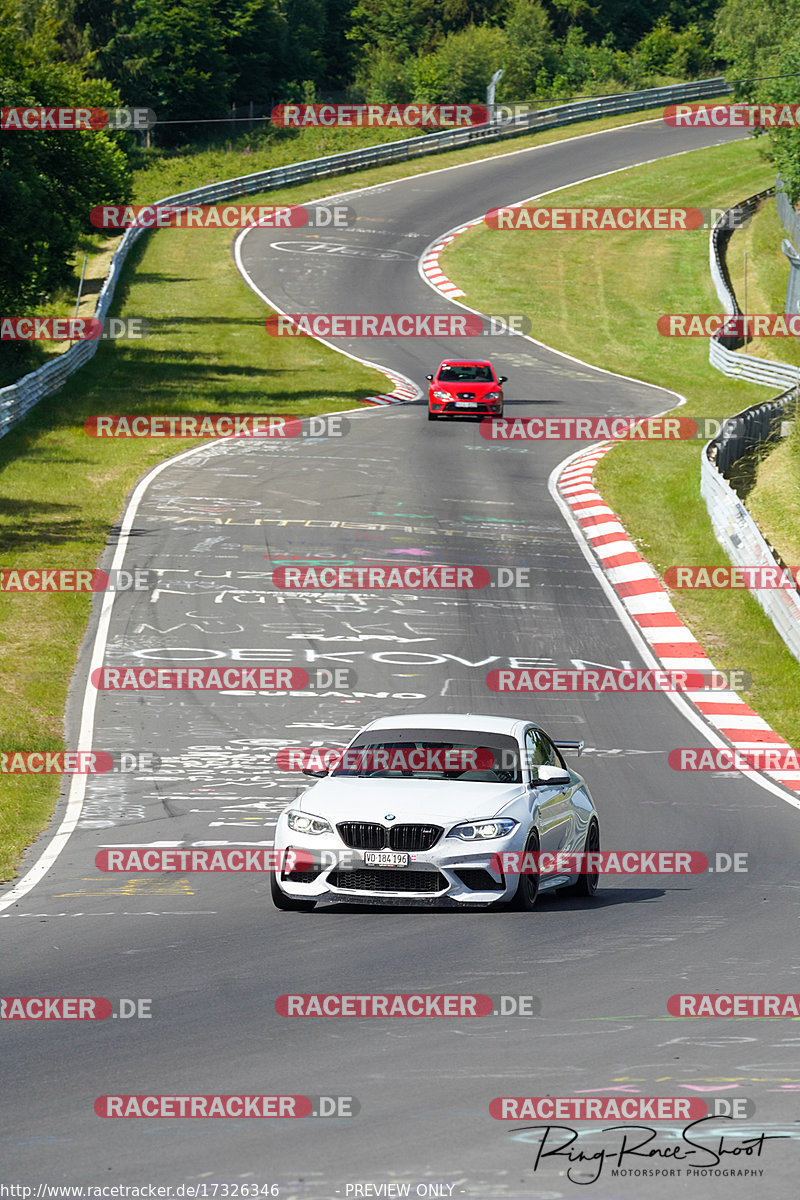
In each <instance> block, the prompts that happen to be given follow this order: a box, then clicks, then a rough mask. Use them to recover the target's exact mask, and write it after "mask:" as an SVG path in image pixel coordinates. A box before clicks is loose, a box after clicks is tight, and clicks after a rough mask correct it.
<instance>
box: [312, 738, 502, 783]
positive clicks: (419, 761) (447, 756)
mask: <svg viewBox="0 0 800 1200" xmlns="http://www.w3.org/2000/svg"><path fill="white" fill-rule="evenodd" d="M331 774H332V775H349V776H356V777H359V778H362V779H363V778H371V779H376V778H380V779H451V780H452V779H458V780H460V781H462V782H465V783H520V782H521V781H522V775H521V771H520V755H519V745H518V743H517V740H516V738H513V737H511V736H509V735H507V734H502V733H478V732H476V731H474V730H462V729H391V730H388V729H384V730H379V729H376V730H373V731H372V732H367V733H362V734H360V735H359V736H358V737H357V738H356V740H355V742H354V743H353V745H352V746H350V747H349V748H348V749H347V750H346V751H344V752H343V756H342V759H341V760H340V762H339V764H338V765H337V766H336V767H335V768H334V770H333V771H332V772H331Z"/></svg>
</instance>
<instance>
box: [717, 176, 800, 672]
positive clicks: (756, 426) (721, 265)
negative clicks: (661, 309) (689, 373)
mask: <svg viewBox="0 0 800 1200" xmlns="http://www.w3.org/2000/svg"><path fill="white" fill-rule="evenodd" d="M774 192H775V189H774V188H768V189H767V190H766V191H764V192H759V193H758V194H757V195H755V196H749V197H748V199H747V200H744V201H742V203H741V204H737V205H735V206H734V207H733V208H732V209H729V210H728V212H726V213H723V214H722V216H721V217H720V218H719V220H718V221H717V223H716V224H715V226H714V228H713V229H712V231H711V238H710V262H711V276H712V279H713V280H714V286H715V287H716V290H717V295H718V296H719V299H720V302H721V303H722V304H723V306H724V307H725V311H726V312H728V313H731V314H738V313H740V312H741V309H740V308H739V305H738V303H737V301H736V296H735V295H734V293H733V288H732V287H731V282H730V276H729V274H728V269H727V266H726V264H725V248H726V247H727V244H728V240H729V238H730V234H731V232H732V230H733V228H734V227H735V223H736V217H737V215H738V216H741V214H742V213H745V214H746V215H748V216H749V215H750V214H751V213H752V212H753V210H754V209H755V207H756V206H757V205H758V203H759V202H760V201H761V200H763V199H764V198H765V197H767V196H771V195H773V194H774ZM778 195H779V197H780V195H781V193H780V192H779V193H778ZM723 235H724V236H723ZM723 341H724V342H725V343H726V344H725V345H723V344H722V343H723ZM731 343H733V344H734V345H737V344H738V345H742V344H743V339H741V338H740V339H734V338H726V339H720V338H712V339H711V341H710V344H709V354H708V357H709V361H710V362H711V364H712V366H715V367H717V368H718V369H719V370H720V371H722V372H723V373H724V374H725V375H730V376H735V377H737V378H740V379H749V380H751V381H752V382H753V383H762V384H765V385H767V386H772V387H775V386H777V387H783V388H785V389H786V390H785V391H783V392H782V393H781V395H779V396H776V397H775V398H774V399H773V400H767V401H765V402H763V403H761V404H753V405H751V406H750V408H746V409H744V411H743V412H740V413H737V414H736V416H735V417H728V418H726V420H725V422H724V425H723V428H722V430H721V431H720V433H719V434H718V435H717V437H715V438H713V439H712V440H711V441H710V442H708V443H707V445H705V446H704V447H703V453H702V454H701V456H700V494H701V495H702V497H703V499H704V500H705V503H706V508H707V509H708V515H709V516H710V518H711V524H712V527H713V529H714V535H715V537H716V539H717V541H718V542H719V544H720V545H721V546H722V547H723V549H724V550H725V551H726V553H727V555H728V557H729V558H730V560H731V562H732V563H734V565H735V566H740V567H753V566H765V567H781V566H783V563H782V562H781V560H780V559H779V557H778V556H777V555H776V554H775V552H774V551H773V550H772V548H771V547H770V546H769V544H768V543H767V541H766V539H765V538H764V535H763V534H762V533H761V530H760V529H759V528H758V526H757V525H756V523H755V521H754V520H753V518H752V517H751V516H750V513H749V512H748V511H747V509H746V508H745V506H744V504H743V503H742V501H741V500H740V498H739V496H738V495H737V494H736V492H735V491H734V489H733V488H732V487H731V485H730V483H729V482H728V480H727V479H726V478H725V476H726V475H728V473H729V472H730V470H731V467H732V466H733V465H734V464H735V463H736V462H738V461H739V460H740V459H741V458H742V457H743V456H744V455H746V454H749V453H752V452H753V451H754V450H756V449H757V448H758V447H759V446H766V445H768V444H769V443H770V442H775V441H777V440H778V439H779V438H780V427H781V421H782V419H783V417H784V416H786V415H789V414H794V413H796V411H797V400H798V396H799V395H800V369H798V368H797V367H793V366H790V365H789V364H788V363H773V362H768V361H767V360H765V359H760V358H756V357H754V356H753V355H749V354H737V353H735V352H734V351H733V350H732V349H731V348H730V345H731ZM793 565H794V564H793ZM750 591H751V593H752V595H753V596H755V598H756V600H757V601H758V603H759V604H760V605H761V607H762V608H763V610H764V612H765V613H766V614H767V616H768V617H769V618H770V620H771V621H772V623H773V625H774V626H775V628H776V630H777V631H778V633H779V634H780V636H781V638H782V639H783V641H784V642H785V643H786V646H787V647H788V649H789V650H790V651H791V653H792V654H793V655H794V657H795V658H797V659H798V660H800V594H799V593H798V592H797V590H796V588H795V589H789V588H751V589H750Z"/></svg>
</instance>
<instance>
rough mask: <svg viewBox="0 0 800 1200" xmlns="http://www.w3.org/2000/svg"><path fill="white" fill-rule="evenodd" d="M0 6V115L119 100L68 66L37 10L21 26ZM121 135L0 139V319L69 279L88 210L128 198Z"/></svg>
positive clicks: (80, 68)
mask: <svg viewBox="0 0 800 1200" xmlns="http://www.w3.org/2000/svg"><path fill="white" fill-rule="evenodd" d="M29 16H30V14H24V13H23V14H22V15H21V14H20V11H19V9H17V8H16V7H15V5H14V4H13V3H12V0H0V61H2V64H3V72H2V76H0V106H2V107H9V108H13V107H67V108H76V107H80V108H114V107H118V106H119V105H120V97H119V93H118V92H116V91H115V90H114V89H113V88H112V87H111V85H110V84H109V83H108V82H107V81H105V80H98V79H92V78H87V71H88V67H89V63H88V60H85V61H83V62H81V63H73V62H67V61H65V58H64V53H63V50H62V47H61V45H60V43H59V36H60V34H61V32H62V28H61V25H60V24H59V22H58V21H56V20H55V19H54V18H53V17H52V16H51V15H50V14H49V13H48V12H47V11H46V10H43V11H41V12H40V13H39V14H38V16H37V17H35V18H34V19H33V21H30V20H29V19H27V18H29ZM128 138H130V135H128V134H122V133H115V132H109V131H103V130H86V131H65V130H52V131H47V132H44V131H42V132H39V131H36V130H15V131H7V132H5V133H3V134H2V137H1V138H0V211H2V212H3V214H4V221H3V222H2V224H1V225H0V312H4V313H10V314H14V313H17V314H18V313H20V312H24V311H28V312H30V311H33V310H34V308H35V306H36V304H38V303H40V302H41V301H42V299H43V298H44V297H45V296H46V295H47V294H48V293H50V292H52V291H53V290H54V289H55V288H57V287H59V286H60V285H63V284H65V283H66V282H67V281H68V280H69V278H70V275H71V260H72V256H73V253H74V249H75V243H76V241H77V240H78V237H79V235H80V234H81V232H82V231H85V230H89V229H91V225H90V224H89V211H90V209H91V208H92V207H93V206H94V205H97V204H118V203H122V202H125V201H127V200H128V199H129V197H130V188H131V174H130V170H129V168H128V164H127V159H126V155H125V152H124V149H123V147H124V145H125V142H126V139H128Z"/></svg>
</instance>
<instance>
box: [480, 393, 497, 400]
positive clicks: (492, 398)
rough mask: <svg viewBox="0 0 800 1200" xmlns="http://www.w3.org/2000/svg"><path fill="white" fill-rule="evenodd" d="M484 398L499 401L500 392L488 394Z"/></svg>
mask: <svg viewBox="0 0 800 1200" xmlns="http://www.w3.org/2000/svg"><path fill="white" fill-rule="evenodd" d="M483 398H484V400H499V399H500V393H499V392H487V393H486V395H485V396H484V397H483Z"/></svg>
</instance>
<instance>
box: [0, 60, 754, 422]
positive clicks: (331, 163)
mask: <svg viewBox="0 0 800 1200" xmlns="http://www.w3.org/2000/svg"><path fill="white" fill-rule="evenodd" d="M732 90H733V89H732V87H731V86H730V84H727V83H726V82H725V80H724V79H723V78H722V77H718V78H715V79H700V80H695V81H694V82H692V83H681V84H677V85H675V86H673V87H662V88H648V89H646V90H644V91H639V92H623V93H620V94H618V95H616V96H598V97H597V98H596V99H593V100H578V101H573V102H572V103H571V104H560V105H556V106H554V107H552V108H542V109H539V110H538V111H537V112H533V113H525V114H522V115H520V116H518V117H515V118H514V119H513V120H509V121H508V122H507V123H500V122H498V123H491V124H486V125H475V126H470V127H468V128H466V129H451V130H445V131H444V132H442V133H430V134H425V135H423V136H420V137H412V138H406V139H404V140H403V141H398V142H386V143H384V144H383V145H380V146H365V147H363V148H362V149H360V150H350V151H347V152H345V153H342V154H330V155H328V156H327V157H325V158H313V159H309V160H308V161H306V162H302V163H293V164H291V165H289V166H285V167H271V168H269V169H268V170H266V171H256V172H255V173H254V174H252V175H242V176H239V177H238V178H236V179H226V180H224V181H223V182H221V183H215V184H208V185H207V186H206V187H201V188H195V189H194V190H192V191H189V192H179V193H178V194H177V195H175V196H167V197H166V198H165V199H163V200H156V201H154V202H153V203H154V204H157V205H177V204H213V203H215V202H216V201H217V200H230V199H232V198H233V197H235V196H242V195H247V194H248V193H254V192H266V191H272V190H273V189H275V188H279V187H286V186H288V185H289V184H294V183H305V182H307V181H308V180H309V179H323V178H326V177H327V176H329V175H342V174H344V173H345V172H347V171H358V170H364V169H365V168H367V167H375V166H381V165H383V164H384V163H391V162H402V161H404V160H407V159H412V158H417V157H419V156H421V155H425V154H440V153H442V152H443V151H445V150H456V149H459V148H460V147H463V146H471V145H473V144H478V143H481V142H496V141H501V140H502V139H504V138H510V137H520V136H521V135H523V134H525V133H531V132H535V131H537V130H543V129H554V128H557V127H558V126H561V125H571V124H574V123H575V122H576V121H586V120H589V119H591V118H595V117H603V116H613V115H615V114H618V113H625V112H641V111H642V110H643V109H646V108H657V107H659V106H660V105H662V104H664V105H666V104H677V103H678V102H680V101H682V100H703V99H706V98H709V97H712V96H722V95H727V94H728V93H729V92H731V91H732ZM147 232H148V230H146V229H129V230H127V231H126V232H125V234H124V236H123V238H122V241H121V242H120V244H119V246H118V247H117V250H116V252H115V254H114V257H113V259H112V260H111V269H110V270H109V273H108V275H107V277H106V280H105V282H104V284H103V287H102V289H101V291H100V294H99V296H98V299H97V305H96V307H95V311H94V316H95V317H97V318H98V320H101V321H104V320H105V318H106V316H107V315H108V310H109V308H110V307H111V302H112V300H113V298H114V289H115V287H116V283H117V279H118V278H119V273H120V270H121V269H122V265H123V263H124V262H125V259H126V257H127V254H128V251H129V250H130V248H131V246H132V245H133V244H134V242H135V241H136V240H137V238H139V237H140V236H141V235H142V234H143V233H147ZM97 345H98V343H97V342H96V341H85V342H77V343H76V344H75V345H74V346H71V347H70V349H69V350H66V351H65V352H64V353H63V354H60V355H59V356H58V357H57V358H54V359H52V360H51V361H50V362H48V363H46V364H45V365H44V366H43V367H39V369H38V370H36V371H32V372H31V373H30V374H29V375H24V376H23V377H22V378H21V379H19V380H17V382H16V383H13V384H11V385H10V386H9V387H5V388H2V389H0V437H2V436H3V435H4V434H6V433H8V431H9V430H10V429H13V428H14V426H15V425H17V424H18V423H19V422H20V421H21V420H22V418H23V417H24V416H25V414H26V413H28V412H29V411H30V410H31V409H32V408H33V407H34V405H36V404H38V402H39V401H40V400H42V399H43V398H44V397H45V396H49V395H51V394H52V393H53V392H57V391H58V389H59V388H60V387H61V386H62V385H63V384H64V383H65V381H66V380H67V379H68V377H69V376H70V375H72V374H73V372H75V371H77V370H78V368H79V367H82V366H83V365H84V363H86V362H88V361H89V359H90V358H92V357H93V356H94V354H95V353H96V351H97Z"/></svg>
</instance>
